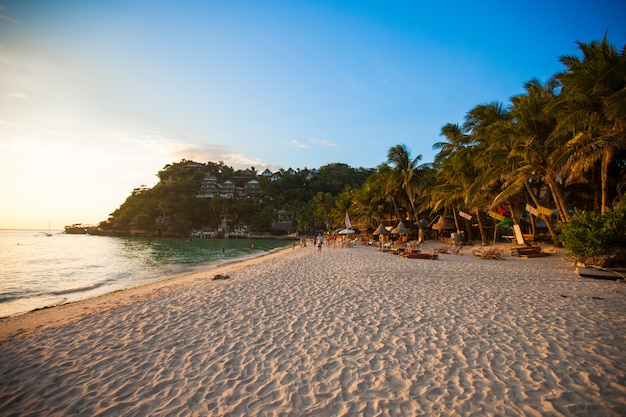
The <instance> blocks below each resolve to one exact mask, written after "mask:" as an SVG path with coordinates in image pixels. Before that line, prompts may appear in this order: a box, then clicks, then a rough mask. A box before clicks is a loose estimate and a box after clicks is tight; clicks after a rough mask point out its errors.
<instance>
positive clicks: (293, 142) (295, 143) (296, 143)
mask: <svg viewBox="0 0 626 417" xmlns="http://www.w3.org/2000/svg"><path fill="white" fill-rule="evenodd" d="M286 145H291V146H295V147H296V148H301V149H306V148H308V147H309V145H307V144H305V143H302V142H299V141H297V140H290V141H289V142H287V143H286Z"/></svg>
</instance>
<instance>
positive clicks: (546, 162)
mask: <svg viewBox="0 0 626 417" xmlns="http://www.w3.org/2000/svg"><path fill="white" fill-rule="evenodd" d="M556 86H557V83H556V82H555V81H554V80H551V81H549V82H547V83H546V84H543V85H542V84H541V83H540V82H539V81H538V80H536V79H534V80H531V81H529V82H528V83H526V85H525V89H526V94H520V95H518V96H515V97H513V98H511V104H512V105H511V107H510V110H509V114H510V116H511V117H510V118H508V119H507V120H506V121H504V123H503V124H502V126H501V132H502V134H503V135H505V136H506V137H507V139H509V140H508V143H509V144H510V149H509V153H508V155H507V158H506V160H505V161H504V164H503V165H502V166H501V171H502V175H501V177H502V179H503V180H504V189H503V190H502V192H501V193H500V194H499V195H498V196H497V197H496V199H495V201H499V200H504V199H508V198H511V197H513V196H515V195H519V194H520V192H524V191H526V193H527V194H528V195H529V196H530V197H531V199H532V201H533V203H534V204H535V205H536V206H539V205H540V203H539V197H538V195H537V193H536V192H535V190H534V189H533V187H531V181H534V182H536V183H538V184H542V183H544V182H545V183H547V185H548V188H549V189H550V191H551V193H552V196H553V199H554V202H555V204H556V206H557V208H558V211H559V214H560V215H561V216H562V220H563V221H568V219H569V215H568V212H567V207H566V205H565V200H564V198H563V195H562V191H561V184H559V182H558V181H557V178H556V175H555V173H556V172H557V170H558V165H557V164H556V160H557V159H558V157H559V155H560V154H561V149H562V147H561V146H558V145H559V144H558V143H557V142H555V141H553V140H552V141H551V140H550V136H551V134H552V132H553V131H554V128H555V126H556V120H555V119H554V118H553V117H552V115H551V114H550V113H549V112H548V111H547V109H548V106H549V104H550V103H551V101H552V100H553V99H554V97H555V93H554V91H555V88H556ZM541 217H542V218H543V220H544V221H545V223H546V226H547V227H548V231H549V233H550V235H551V236H552V238H553V239H556V231H555V230H554V227H553V226H552V221H551V218H550V217H551V216H547V215H545V214H541Z"/></svg>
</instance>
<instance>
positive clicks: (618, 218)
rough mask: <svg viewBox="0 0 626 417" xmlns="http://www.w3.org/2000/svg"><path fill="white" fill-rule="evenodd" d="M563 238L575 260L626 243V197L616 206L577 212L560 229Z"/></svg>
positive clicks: (601, 253)
mask: <svg viewBox="0 0 626 417" xmlns="http://www.w3.org/2000/svg"><path fill="white" fill-rule="evenodd" d="M559 239H560V240H561V241H562V242H563V243H564V245H565V247H566V249H567V252H568V253H569V254H570V256H572V257H573V258H574V259H575V260H578V261H585V260H588V259H590V258H596V257H598V256H601V255H603V254H605V253H607V252H608V251H610V250H612V249H614V248H624V247H626V200H624V201H622V202H620V203H619V204H618V205H617V206H615V207H614V208H613V210H608V211H607V212H605V213H603V214H600V215H597V216H596V215H594V214H592V213H587V212H584V211H583V212H578V211H577V212H575V213H574V216H573V217H572V219H571V220H570V221H569V223H567V224H566V225H565V226H564V227H563V228H562V229H561V231H560V235H559Z"/></svg>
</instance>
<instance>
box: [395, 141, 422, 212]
mask: <svg viewBox="0 0 626 417" xmlns="http://www.w3.org/2000/svg"><path fill="white" fill-rule="evenodd" d="M421 160H422V155H418V156H416V157H415V158H411V152H410V151H409V150H408V148H407V147H406V145H396V146H393V147H391V148H390V149H389V152H388V153H387V164H388V165H389V166H390V167H391V170H390V178H389V179H390V182H391V184H392V185H394V186H396V187H397V188H400V189H402V190H403V191H404V193H405V196H406V201H407V202H408V205H409V207H407V208H410V209H411V215H412V216H413V218H414V219H415V220H417V219H418V216H417V212H416V210H415V198H416V195H417V194H418V193H419V191H420V190H421V188H422V187H421V186H422V184H420V179H421V174H422V172H423V170H424V169H425V168H427V166H428V165H419V162H420V161H421Z"/></svg>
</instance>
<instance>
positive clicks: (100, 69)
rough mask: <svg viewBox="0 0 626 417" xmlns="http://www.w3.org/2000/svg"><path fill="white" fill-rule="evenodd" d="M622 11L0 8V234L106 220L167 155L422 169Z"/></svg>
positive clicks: (238, 5)
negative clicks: (480, 110) (441, 145)
mask: <svg viewBox="0 0 626 417" xmlns="http://www.w3.org/2000/svg"><path fill="white" fill-rule="evenodd" d="M625 16H626V1H624V0H593V1H577V0H572V1H550V0H540V1H534V0H533V1H518V2H502V1H474V2H467V1H447V2H444V1H440V2H425V1H393V0H387V1H368V0H355V1H341V0H334V1H297V0H289V1H274V0H264V1H246V0H229V1H226V0H224V1H210V0H207V1H178V0H176V1H164V0H134V1H121V0H120V1H115V0H100V1H83V0H67V1H66V0H54V1H50V0H15V1H11V0H0V229H8V228H26V229H40V230H47V229H48V227H49V225H51V227H52V229H55V230H57V229H62V228H63V226H65V225H67V224H72V223H88V224H97V223H99V222H100V221H103V220H106V219H107V218H108V217H109V214H110V213H112V212H113V211H114V210H115V209H117V208H118V207H119V206H120V205H121V204H122V203H123V202H124V200H125V199H126V198H127V197H128V196H129V195H130V193H131V192H132V190H133V189H134V188H137V187H140V186H148V187H152V186H154V185H155V184H156V183H157V181H158V178H157V176H156V174H157V173H158V171H159V170H161V169H163V167H164V166H165V165H167V164H170V163H174V162H178V161H180V160H182V159H187V160H193V161H197V162H208V161H212V162H219V161H222V162H224V163H225V164H227V165H229V166H232V167H234V168H235V169H239V168H242V169H243V168H249V167H255V168H256V169H257V170H258V171H259V172H262V171H263V170H264V169H265V168H269V169H270V170H272V171H274V170H278V169H280V168H283V169H288V168H290V167H291V168H294V169H304V168H309V169H310V168H319V167H321V166H323V165H326V164H330V163H335V162H338V163H345V164H348V165H350V166H352V167H355V168H358V167H364V168H375V167H377V166H379V165H380V164H382V163H383V162H385V160H386V159H387V151H388V150H389V148H391V147H392V146H395V145H398V144H405V145H406V146H407V147H408V148H409V150H410V151H411V155H412V156H418V155H421V156H422V162H424V163H427V162H432V160H433V159H434V156H435V154H436V151H434V150H433V147H432V145H433V144H434V143H435V142H438V141H440V140H442V139H441V136H440V132H441V128H442V127H443V126H444V125H445V124H447V123H463V120H464V117H465V114H466V113H467V112H468V111H469V110H470V109H471V108H473V107H475V106H476V105H478V104H483V103H487V102H491V101H500V102H503V103H506V102H507V101H508V99H509V98H510V97H512V96H514V95H517V94H521V93H523V85H524V83H525V82H527V81H529V80H531V79H533V78H537V79H539V80H540V81H542V82H544V81H546V80H547V79H548V78H550V77H551V76H552V75H554V74H556V73H558V72H559V71H562V70H563V66H562V65H561V64H560V62H559V57H560V56H563V55H579V54H578V48H577V45H576V41H581V42H590V41H592V40H600V39H602V37H603V36H604V34H605V32H606V31H607V30H608V37H609V40H610V42H611V43H613V44H614V45H615V46H616V47H618V48H620V49H621V48H622V47H623V46H624V45H625V44H626V18H625Z"/></svg>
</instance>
